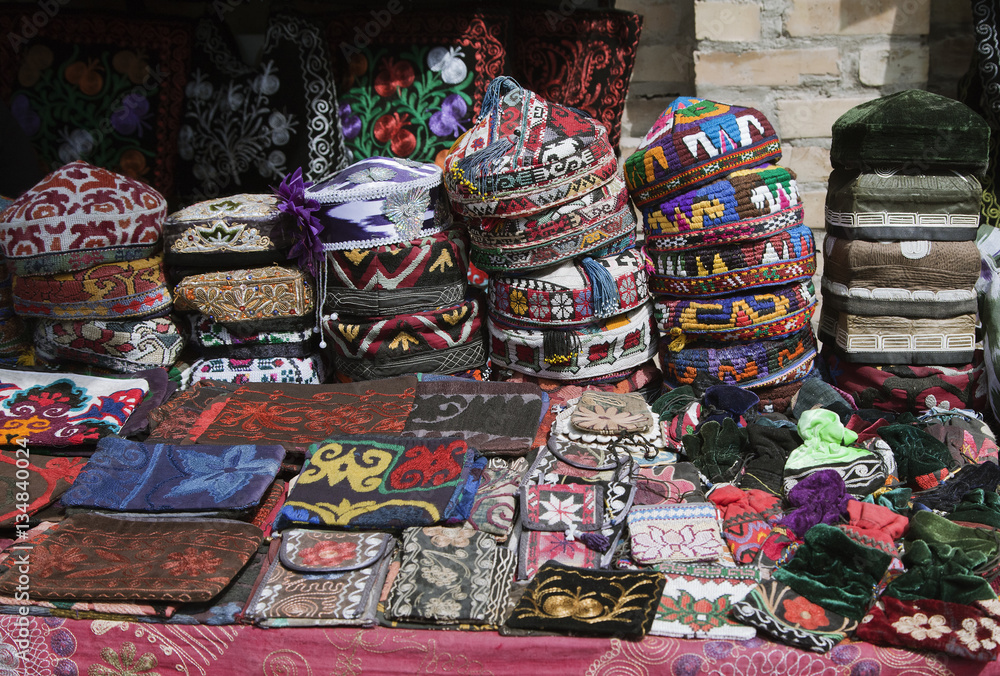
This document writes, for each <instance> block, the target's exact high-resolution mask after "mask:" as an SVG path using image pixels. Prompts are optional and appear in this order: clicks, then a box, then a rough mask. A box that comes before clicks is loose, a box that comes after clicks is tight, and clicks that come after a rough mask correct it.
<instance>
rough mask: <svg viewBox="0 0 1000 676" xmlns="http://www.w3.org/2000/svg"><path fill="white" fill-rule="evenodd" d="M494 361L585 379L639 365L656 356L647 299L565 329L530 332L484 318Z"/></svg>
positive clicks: (531, 371)
mask: <svg viewBox="0 0 1000 676" xmlns="http://www.w3.org/2000/svg"><path fill="white" fill-rule="evenodd" d="M487 324H488V328H489V334H490V359H491V361H492V362H493V364H494V365H496V366H500V367H504V368H509V369H511V370H512V371H520V372H521V373H526V374H528V375H531V376H540V377H543V378H553V379H555V380H585V379H592V378H597V377H599V376H602V375H605V374H609V373H615V372H618V371H621V370H623V369H629V368H633V367H636V366H639V365H640V364H642V363H643V362H645V361H647V360H649V359H651V358H652V357H653V356H654V355H655V354H656V345H657V339H658V335H657V332H656V326H655V325H654V322H653V313H652V310H651V308H650V306H649V303H648V302H647V303H643V304H642V305H640V306H639V307H637V308H635V309H634V310H632V311H630V312H628V313H626V314H622V315H617V316H615V317H611V318H609V319H605V320H604V321H602V322H600V323H598V324H597V325H596V326H595V325H591V326H589V327H587V328H586V329H571V330H548V331H542V330H530V329H522V328H517V327H512V326H507V325H503V324H501V323H499V322H497V321H495V320H494V319H493V318H490V320H489V321H488V322H487Z"/></svg>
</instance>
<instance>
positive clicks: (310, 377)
mask: <svg viewBox="0 0 1000 676" xmlns="http://www.w3.org/2000/svg"><path fill="white" fill-rule="evenodd" d="M295 232H296V225H295V218H294V216H293V215H291V214H287V213H285V212H284V211H282V210H281V209H280V207H279V203H278V198H277V197H276V196H274V195H261V194H241V195H231V196H228V197H223V198H219V199H214V200H207V201H204V202H198V203H197V204H192V205H191V206H189V207H186V208H184V209H181V210H180V211H177V212H174V213H173V214H171V215H170V216H169V217H168V218H167V221H166V223H165V224H164V226H163V236H164V256H165V258H166V262H167V265H168V266H169V270H170V273H171V278H172V279H175V280H177V281H178V284H177V286H176V287H175V297H176V304H177V309H178V310H182V311H186V312H187V320H188V328H189V329H190V331H191V344H192V347H193V350H194V351H195V352H196V353H197V356H198V358H197V359H195V360H194V361H193V362H192V363H191V365H190V366H189V368H188V369H187V370H186V372H185V373H186V374H187V376H188V377H187V378H186V379H185V380H186V382H187V383H193V382H196V381H198V380H205V379H211V380H221V381H226V382H238V383H246V382H253V383H321V382H323V375H324V369H323V364H322V359H321V357H320V354H319V348H318V347H317V345H316V342H317V341H316V339H315V335H314V333H313V326H314V325H315V315H314V311H315V303H314V301H313V298H314V295H313V289H312V278H311V277H310V276H309V275H307V274H306V273H305V272H303V271H302V270H299V269H298V268H297V267H295V266H288V265H287V262H286V258H287V255H288V251H289V250H290V249H291V247H292V237H293V235H294V234H295ZM282 263H283V264H284V265H279V264H282Z"/></svg>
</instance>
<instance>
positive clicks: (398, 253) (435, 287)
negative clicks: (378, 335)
mask: <svg viewBox="0 0 1000 676" xmlns="http://www.w3.org/2000/svg"><path fill="white" fill-rule="evenodd" d="M326 260H327V264H328V266H329V267H328V269H327V276H326V280H327V281H326V309H328V310H333V311H335V312H346V313H348V314H355V315H362V316H365V317H385V316H388V315H396V314H404V313H407V312H421V311H424V310H430V309H432V308H439V307H445V306H450V305H457V304H458V303H461V302H462V300H463V299H464V298H465V288H466V286H467V274H468V270H469V254H468V245H467V244H466V240H465V233H464V231H463V230H462V229H459V228H452V229H449V230H444V231H442V232H437V233H434V234H432V235H428V236H426V237H420V238H418V239H414V240H411V241H409V242H399V243H396V244H385V245H382V246H377V247H371V248H357V249H350V250H341V251H329V252H327V255H326Z"/></svg>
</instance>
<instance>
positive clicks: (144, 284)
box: [13, 255, 171, 320]
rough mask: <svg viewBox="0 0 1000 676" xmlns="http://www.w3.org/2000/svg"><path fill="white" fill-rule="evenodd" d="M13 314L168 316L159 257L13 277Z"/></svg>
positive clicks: (113, 318)
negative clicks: (39, 275)
mask: <svg viewBox="0 0 1000 676" xmlns="http://www.w3.org/2000/svg"><path fill="white" fill-rule="evenodd" d="M13 294H14V312H16V313H17V314H19V315H22V316H25V317H51V318H53V319H111V320H115V319H140V318H142V317H153V316H157V315H162V314H165V313H167V312H169V311H170V303H171V299H170V292H169V291H168V290H167V279H166V276H165V274H164V271H163V257H162V256H160V255H157V256H154V257H152V258H137V259H133V260H129V261H126V262H123V263H102V264H101V265H96V266H94V267H92V268H87V269H86V270H77V271H74V272H62V273H58V274H52V275H49V276H46V277H15V278H14V290H13Z"/></svg>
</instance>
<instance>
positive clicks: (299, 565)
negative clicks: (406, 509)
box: [248, 528, 395, 627]
mask: <svg viewBox="0 0 1000 676" xmlns="http://www.w3.org/2000/svg"><path fill="white" fill-rule="evenodd" d="M280 543H281V544H280V550H279V554H278V558H276V559H275V560H274V562H273V563H272V564H271V567H270V569H269V570H268V571H267V574H266V576H265V577H264V579H263V581H262V582H261V584H260V587H259V588H258V589H257V591H256V592H255V593H254V596H253V598H252V599H251V601H250V603H249V604H248V608H249V611H248V616H249V617H250V618H252V619H253V621H254V623H255V624H258V625H260V626H262V627H314V626H336V625H353V626H365V627H370V626H372V625H374V624H375V614H376V606H377V604H378V599H379V593H380V592H381V591H382V585H383V584H384V582H385V577H386V574H387V572H388V570H389V564H390V562H391V559H392V556H391V555H392V550H393V548H394V547H395V540H394V539H393V537H392V536H391V535H389V534H388V533H343V532H333V531H316V530H303V529H299V528H293V529H290V530H287V531H285V532H284V533H282V536H281V540H280Z"/></svg>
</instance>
